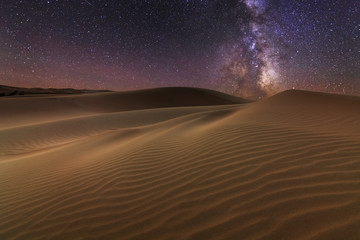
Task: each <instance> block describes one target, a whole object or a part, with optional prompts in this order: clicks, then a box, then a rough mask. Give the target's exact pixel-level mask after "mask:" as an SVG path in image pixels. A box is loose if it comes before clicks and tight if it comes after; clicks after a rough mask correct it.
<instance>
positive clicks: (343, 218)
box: [0, 88, 360, 239]
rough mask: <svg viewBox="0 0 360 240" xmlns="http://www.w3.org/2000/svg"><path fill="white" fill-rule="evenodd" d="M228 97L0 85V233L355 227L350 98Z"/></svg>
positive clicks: (280, 231)
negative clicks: (1, 92)
mask: <svg viewBox="0 0 360 240" xmlns="http://www.w3.org/2000/svg"><path fill="white" fill-rule="evenodd" d="M185 90H186V91H190V92H191V93H189V92H188V94H189V95H187V96H191V97H186V96H184V95H183V93H184V92H183V91H185ZM176 94H178V95H176ZM191 94H192V95H191ZM175 96H177V97H175ZM205 98H206V99H208V101H203V100H204V99H205ZM24 99H25V100H24ZM120 99H121V101H120ZM139 99H141V100H139ZM211 99H213V100H211ZM214 99H217V100H216V101H215V100H214ZM219 99H220V100H219ZM224 99H225V100H224ZM226 99H227V100H226ZM229 99H230V100H229ZM232 99H234V98H229V97H228V96H224V95H222V94H219V93H214V92H213V91H207V90H197V89H190V90H189V89H176V88H167V89H153V90H147V91H145V90H144V91H136V92H131V93H91V94H82V95H73V96H72V95H71V96H69V95H58V96H54V95H51V96H46V95H44V96H38V97H23V96H14V97H4V98H0V106H1V107H0V112H1V114H2V118H1V119H0V239H360V230H359V229H360V111H359V109H360V98H358V97H348V96H340V95H331V94H322V93H312V92H304V91H286V92H283V93H280V94H278V95H275V96H273V97H270V98H268V99H265V100H263V101H259V102H253V103H245V104H234V103H239V102H240V103H241V102H243V101H242V100H240V99H235V100H232ZM212 101H213V102H212ZM144 102H145V103H144ZM195 103H196V104H195ZM207 103H208V104H207ZM210 103H211V104H210ZM34 105H36V106H34ZM189 105H191V106H189ZM196 105H197V106H196ZM200 105H207V106H200ZM28 109H32V110H31V111H30V110H28ZM54 109H57V110H56V111H55V110H54ZM4 112H7V114H4ZM9 112H10V113H11V114H9ZM3 116H4V117H3Z"/></svg>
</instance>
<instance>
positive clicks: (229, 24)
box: [0, 0, 360, 98]
mask: <svg viewBox="0 0 360 240" xmlns="http://www.w3.org/2000/svg"><path fill="white" fill-rule="evenodd" d="M0 84H4V85H13V86H24V87H62V88H63V87H72V88H92V89H111V90H118V91H122V90H130V89H139V88H150V87H151V88H153V87H166V86H191V87H205V88H211V89H215V90H219V91H223V92H227V93H230V94H234V95H239V96H242V97H250V98H259V97H264V96H267V95H272V94H274V93H276V92H279V91H282V90H285V89H292V88H295V89H306V90H314V91H325V92H337V93H346V94H351V95H360V1H359V0H346V1H345V0H311V1H310V0H245V1H241V0H236V1H234V0H173V1H172V0H168V1H165V0H147V1H146V0H127V1H117V0H106V1H105V0H86V1H81V0H47V1H46V0H44V1H40V0H22V1H20V0H1V1H0Z"/></svg>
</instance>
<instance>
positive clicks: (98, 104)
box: [0, 87, 249, 128]
mask: <svg viewBox="0 0 360 240" xmlns="http://www.w3.org/2000/svg"><path fill="white" fill-rule="evenodd" d="M23 91H24V92H29V91H30V90H29V89H25V90H23ZM79 91H83V90H79ZM55 92H56V91H55ZM57 92H59V94H53V93H52V94H49V92H46V91H45V90H44V92H43V93H38V94H36V95H33V94H29V95H24V96H10V97H3V98H0V111H1V112H3V113H4V114H5V116H4V117H3V118H1V119H0V128H1V127H4V126H15V125H24V124H28V123H33V122H42V121H49V120H59V119H66V118H74V117H79V116H84V115H92V114H98V113H113V112H120V111H130V110H141V109H152V108H164V107H185V106H215V105H227V104H238V103H248V102H249V101H248V100H245V99H241V98H237V97H233V96H230V95H227V94H224V93H219V92H216V91H212V90H207V89H200V88H185V87H179V88H159V89H148V90H138V91H128V92H94V93H92V94H84V92H82V93H81V94H79V93H78V94H69V93H67V94H65V93H64V89H59V90H57ZM75 92H76V91H75Z"/></svg>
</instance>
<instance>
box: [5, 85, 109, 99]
mask: <svg viewBox="0 0 360 240" xmlns="http://www.w3.org/2000/svg"><path fill="white" fill-rule="evenodd" d="M93 92H109V91H107V90H87V89H73V88H63V89H56V88H20V87H11V86H5V85H0V97H5V96H17V95H34V94H79V93H93Z"/></svg>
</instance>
